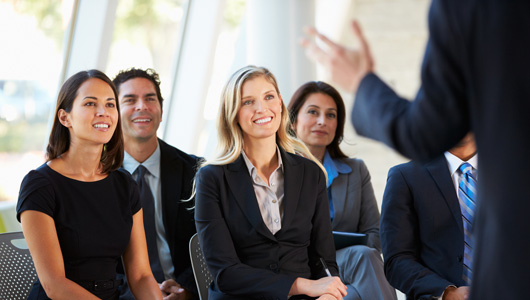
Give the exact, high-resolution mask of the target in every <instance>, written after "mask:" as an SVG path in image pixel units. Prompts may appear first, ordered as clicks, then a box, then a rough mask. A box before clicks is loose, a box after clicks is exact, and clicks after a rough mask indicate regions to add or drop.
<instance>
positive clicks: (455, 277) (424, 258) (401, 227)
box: [380, 134, 477, 300]
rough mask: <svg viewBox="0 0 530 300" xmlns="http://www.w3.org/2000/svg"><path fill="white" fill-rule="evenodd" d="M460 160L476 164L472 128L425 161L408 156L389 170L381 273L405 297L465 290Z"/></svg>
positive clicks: (457, 294) (448, 295)
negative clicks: (421, 161) (382, 272)
mask: <svg viewBox="0 0 530 300" xmlns="http://www.w3.org/2000/svg"><path fill="white" fill-rule="evenodd" d="M463 162H467V163H469V164H471V166H472V167H473V168H474V169H475V170H476V169H477V155H476V146H475V142H474V140H473V137H472V135H471V134H470V135H468V136H466V138H465V139H464V140H462V142H460V143H459V144H458V145H457V146H456V147H454V148H452V149H451V150H449V151H448V152H446V153H445V155H442V156H439V157H437V158H435V159H434V160H432V161H430V162H428V163H426V164H421V163H418V162H415V161H411V162H408V163H405V164H401V165H398V166H395V167H393V168H391V169H390V171H389V173H388V181H387V184H386V188H385V193H384V196H383V206H382V214H381V226H380V234H381V244H382V246H383V255H384V257H385V274H386V277H387V279H388V281H389V282H390V284H391V285H392V286H393V287H395V288H397V289H399V290H400V291H401V292H403V293H404V294H406V295H407V299H433V298H434V299H437V298H438V297H440V298H441V297H442V295H443V299H446V300H450V299H464V296H467V295H468V286H467V285H468V284H467V282H466V278H465V277H464V276H463V275H465V274H466V272H465V271H464V267H465V266H464V247H465V245H464V239H465V238H464V232H465V231H464V222H466V220H464V217H463V215H462V212H461V205H464V204H461V202H460V201H459V198H458V197H459V195H458V193H457V190H458V186H459V183H460V179H461V176H462V175H461V173H460V172H459V167H460V166H461V164H462V163H463ZM462 203H463V202H462ZM463 207H465V206H463ZM466 267H467V266H466ZM470 267H471V266H470Z"/></svg>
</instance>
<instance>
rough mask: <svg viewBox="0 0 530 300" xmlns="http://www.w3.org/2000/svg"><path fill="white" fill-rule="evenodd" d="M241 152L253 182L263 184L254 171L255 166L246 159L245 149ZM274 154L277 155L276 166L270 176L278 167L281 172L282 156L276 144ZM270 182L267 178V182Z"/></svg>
mask: <svg viewBox="0 0 530 300" xmlns="http://www.w3.org/2000/svg"><path fill="white" fill-rule="evenodd" d="M241 153H242V154H243V159H244V160H245V164H246V165H247V169H248V173H249V174H250V177H252V180H253V181H254V183H260V184H264V182H263V180H261V178H260V177H259V175H258V172H257V171H256V167H254V165H253V164H252V162H251V161H250V159H248V157H247V155H246V154H245V151H241ZM276 154H277V155H278V167H277V168H276V169H275V170H274V171H273V172H272V173H271V177H272V175H273V174H274V173H276V171H278V169H280V171H281V172H282V173H283V162H282V156H281V154H280V149H279V148H278V146H277V145H276ZM269 179H270V178H269ZM270 183H271V182H270V180H269V184H270Z"/></svg>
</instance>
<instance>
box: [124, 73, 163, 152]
mask: <svg viewBox="0 0 530 300" xmlns="http://www.w3.org/2000/svg"><path fill="white" fill-rule="evenodd" d="M119 90H120V94H119V98H120V109H121V118H122V124H123V125H122V128H123V136H124V139H125V143H126V144H127V141H129V140H131V139H135V140H137V141H139V142H148V141H153V142H156V131H157V130H158V126H159V125H160V122H162V107H161V105H160V101H159V100H158V97H157V94H156V90H155V86H154V84H153V83H152V82H151V81H150V80H148V79H146V78H142V77H137V78H133V79H129V80H127V81H125V82H124V83H122V84H121V85H120V88H119Z"/></svg>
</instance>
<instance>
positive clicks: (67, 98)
mask: <svg viewBox="0 0 530 300" xmlns="http://www.w3.org/2000/svg"><path fill="white" fill-rule="evenodd" d="M91 78H97V79H101V80H103V81H105V82H106V83H107V84H108V85H109V86H110V87H111V88H112V91H113V92H114V97H115V99H116V109H117V110H118V124H116V130H114V134H113V135H112V137H111V139H110V141H109V142H108V143H106V144H105V145H104V146H103V151H102V153H101V159H100V161H101V170H102V172H103V173H108V172H110V171H114V170H117V169H118V168H119V167H120V166H121V164H122V162H123V135H122V130H121V120H120V117H119V116H120V107H119V104H118V92H117V91H116V87H114V84H113V83H112V81H111V80H110V78H108V77H107V75H105V73H103V72H101V71H99V70H88V71H81V72H79V73H77V74H75V75H73V76H72V77H70V78H68V80H66V81H65V82H64V84H63V86H62V87H61V90H60V91H59V96H58V97H57V105H56V107H55V118H54V120H53V126H52V130H51V132H50V139H49V142H48V146H47V147H46V160H47V161H50V160H52V159H55V158H57V157H59V156H61V154H63V153H65V152H66V151H68V149H69V148H70V131H69V130H68V128H66V127H64V126H63V125H62V124H61V122H59V110H61V109H64V110H65V111H66V112H68V113H69V112H70V111H71V110H72V106H73V104H74V100H75V98H76V97H77V92H78V90H79V87H80V86H81V85H82V84H83V83H84V82H85V81H87V80H89V79H91Z"/></svg>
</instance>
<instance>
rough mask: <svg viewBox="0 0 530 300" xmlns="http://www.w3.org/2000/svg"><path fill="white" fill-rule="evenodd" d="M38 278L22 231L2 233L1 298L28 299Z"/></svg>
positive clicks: (0, 239)
mask: <svg viewBox="0 0 530 300" xmlns="http://www.w3.org/2000/svg"><path fill="white" fill-rule="evenodd" d="M36 278H37V273H36V272H35V266H34V265H33V260H32V259H31V254H30V253H29V250H28V246H27V244H26V240H25V239H24V235H23V234H22V231H19V232H8V233H0V299H9V300H19V299H20V300H25V299H27V298H28V295H29V291H30V290H31V287H32V286H33V283H34V282H35V280H36Z"/></svg>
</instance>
